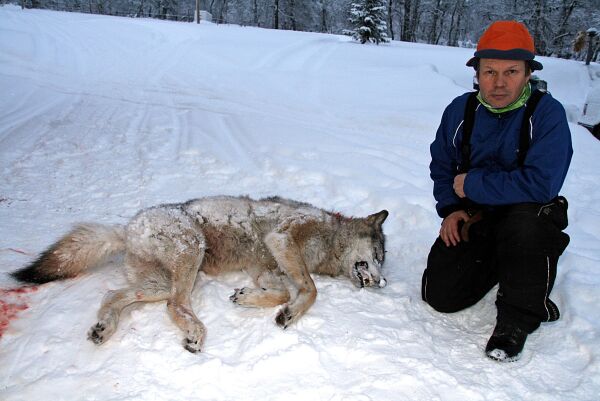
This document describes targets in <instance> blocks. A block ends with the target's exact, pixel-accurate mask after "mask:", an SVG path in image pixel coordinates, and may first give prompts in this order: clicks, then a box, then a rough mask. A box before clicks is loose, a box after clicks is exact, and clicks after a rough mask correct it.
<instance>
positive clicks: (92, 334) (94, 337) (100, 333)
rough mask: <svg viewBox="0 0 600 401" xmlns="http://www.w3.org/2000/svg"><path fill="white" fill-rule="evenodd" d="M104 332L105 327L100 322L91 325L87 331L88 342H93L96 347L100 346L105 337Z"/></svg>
mask: <svg viewBox="0 0 600 401" xmlns="http://www.w3.org/2000/svg"><path fill="white" fill-rule="evenodd" d="M105 330H106V326H105V325H104V324H102V323H100V322H98V323H96V324H95V325H93V326H92V327H91V328H90V330H89V331H88V336H87V338H88V340H90V341H91V342H93V343H94V344H96V345H100V344H102V343H103V342H104V340H105V336H104V334H105V333H104V331H105Z"/></svg>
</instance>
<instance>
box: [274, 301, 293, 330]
mask: <svg viewBox="0 0 600 401" xmlns="http://www.w3.org/2000/svg"><path fill="white" fill-rule="evenodd" d="M293 319H294V315H293V314H292V310H291V309H290V307H289V306H288V305H284V306H283V307H282V308H281V309H280V310H279V312H278V313H277V316H276V317H275V323H277V325H278V326H280V327H281V328H283V329H287V327H288V326H289V325H290V324H291V323H292V320H293Z"/></svg>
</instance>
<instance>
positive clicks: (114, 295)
mask: <svg viewBox="0 0 600 401" xmlns="http://www.w3.org/2000/svg"><path fill="white" fill-rule="evenodd" d="M126 266H127V267H129V268H131V269H132V274H131V276H136V280H132V281H135V283H134V284H133V285H132V286H130V287H127V288H122V289H120V290H115V291H109V292H108V293H107V294H106V295H105V296H104V299H103V300H102V306H101V307H100V310H99V311H98V322H97V323H96V324H94V325H93V326H92V327H91V328H90V330H89V331H88V339H89V340H90V341H92V342H94V343H95V344H102V343H104V342H105V341H106V340H108V339H109V338H110V337H111V336H112V335H113V334H114V332H115V330H116V329H117V325H118V323H119V316H120V315H121V312H122V311H123V309H124V308H125V307H127V306H128V305H131V304H132V303H134V302H157V301H164V300H165V299H168V298H169V296H170V282H171V280H170V278H169V273H168V272H166V271H165V270H164V269H163V268H161V266H160V265H159V264H158V263H149V262H145V261H143V260H140V259H138V258H135V257H133V256H132V255H130V254H127V260H126ZM136 273H137V274H136Z"/></svg>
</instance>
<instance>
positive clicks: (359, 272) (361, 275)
mask: <svg viewBox="0 0 600 401" xmlns="http://www.w3.org/2000/svg"><path fill="white" fill-rule="evenodd" d="M352 273H353V275H354V278H355V279H356V284H357V286H358V287H360V288H363V287H373V286H377V287H379V288H383V287H385V286H386V284H387V281H386V280H385V279H384V278H383V277H380V275H379V272H378V271H377V272H376V274H373V272H371V271H370V270H369V264H368V263H367V262H365V261H361V262H356V263H355V264H354V269H353V270H352Z"/></svg>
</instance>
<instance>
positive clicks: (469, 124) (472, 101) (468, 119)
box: [458, 92, 479, 174]
mask: <svg viewBox="0 0 600 401" xmlns="http://www.w3.org/2000/svg"><path fill="white" fill-rule="evenodd" d="M477 93H478V92H471V93H469V97H468V98H467V105H466V107H465V116H464V118H463V125H462V131H463V134H462V144H461V149H460V154H461V158H462V160H461V161H460V164H459V166H458V173H459V174H462V173H466V172H468V171H469V168H470V167H471V134H472V133H473V125H474V124H475V110H476V109H477V106H478V105H479V101H478V100H477Z"/></svg>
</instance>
